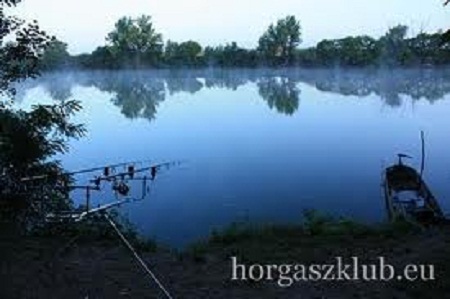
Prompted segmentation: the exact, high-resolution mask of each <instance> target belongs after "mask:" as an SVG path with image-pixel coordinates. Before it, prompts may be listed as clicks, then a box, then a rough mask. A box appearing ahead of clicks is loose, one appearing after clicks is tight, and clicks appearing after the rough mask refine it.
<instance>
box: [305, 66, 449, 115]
mask: <svg viewBox="0 0 450 299" xmlns="http://www.w3.org/2000/svg"><path fill="white" fill-rule="evenodd" d="M297 79H298V80H299V81H303V82H306V83H308V84H311V85H314V86H315V87H316V88H317V89H318V90H320V91H326V92H333V93H337V94H341V95H346V96H347V95H351V96H357V97H365V96H369V95H370V94H375V95H377V96H379V97H380V98H381V99H382V100H383V101H384V102H385V103H386V104H387V105H389V106H391V107H398V106H401V104H402V95H403V96H409V97H410V98H411V99H412V100H420V99H426V100H427V101H429V102H430V103H433V102H435V101H437V100H440V99H443V98H444V97H445V95H447V94H448V93H450V73H449V72H448V71H445V70H389V71H351V70H345V71H344V70H343V71H320V72H315V73H312V74H311V73H309V74H302V75H300V76H299V77H298V78H297Z"/></svg>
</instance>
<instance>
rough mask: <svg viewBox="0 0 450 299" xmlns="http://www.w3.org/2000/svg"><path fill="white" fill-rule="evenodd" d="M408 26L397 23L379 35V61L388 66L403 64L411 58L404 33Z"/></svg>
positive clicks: (406, 31)
mask: <svg viewBox="0 0 450 299" xmlns="http://www.w3.org/2000/svg"><path fill="white" fill-rule="evenodd" d="M407 33H408V26H405V25H397V26H395V27H392V28H390V29H389V30H388V32H387V33H386V34H385V35H384V36H383V37H381V39H380V41H379V43H380V48H381V57H380V58H381V63H383V64H387V65H389V66H395V65H403V64H405V63H406V62H407V61H408V59H410V58H411V53H410V52H409V49H408V45H407V42H406V34H407Z"/></svg>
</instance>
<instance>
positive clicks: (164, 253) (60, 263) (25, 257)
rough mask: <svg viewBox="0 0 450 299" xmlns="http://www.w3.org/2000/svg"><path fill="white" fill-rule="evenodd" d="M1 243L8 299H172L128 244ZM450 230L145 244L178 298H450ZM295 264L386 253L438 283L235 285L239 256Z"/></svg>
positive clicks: (294, 233) (291, 232)
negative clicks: (429, 268) (419, 267)
mask: <svg viewBox="0 0 450 299" xmlns="http://www.w3.org/2000/svg"><path fill="white" fill-rule="evenodd" d="M69 241H70V238H64V237H62V238H57V237H51V238H50V237H28V238H17V237H11V236H10V237H6V236H2V237H1V239H0V254H1V257H2V259H1V267H0V269H1V272H0V276H1V277H0V281H1V286H0V298H2V299H9V298H65V299H68V298H164V297H163V294H162V293H161V292H160V291H159V290H158V288H157V286H156V285H155V284H154V283H149V279H148V277H147V276H146V274H145V273H144V272H143V270H142V269H141V268H140V267H139V266H138V264H137V263H136V261H135V260H134V259H133V257H132V255H131V254H130V252H129V251H128V249H127V248H125V247H124V246H123V244H121V243H120V241H119V240H118V239H117V240H114V239H109V240H98V239H95V238H94V239H93V238H80V239H78V240H77V241H76V242H75V243H74V244H73V246H70V247H68V248H67V249H64V247H65V246H66V245H67V242H69ZM449 245H450V229H448V228H443V229H431V230H424V231H421V232H414V233H410V232H408V233H398V234H395V233H394V234H384V233H383V234H378V233H370V234H366V233H355V234H348V233H345V234H342V233H336V234H308V233H305V231H301V230H299V229H294V228H274V229H272V230H271V231H267V230H266V231H264V232H253V233H249V232H239V233H233V234H225V235H221V236H215V237H214V236H213V237H212V238H211V240H210V241H209V242H208V243H202V244H197V245H195V246H193V247H191V248H190V249H187V250H185V251H183V252H176V251H172V250H168V249H156V250H143V249H141V250H139V252H140V254H141V255H142V257H143V258H144V260H145V261H146V262H147V263H148V265H149V266H150V268H151V269H152V270H153V271H154V272H155V273H156V275H157V276H158V277H159V278H160V280H161V282H162V283H163V284H164V285H165V286H166V287H167V289H168V290H169V291H170V293H171V294H172V296H173V297H174V298H426V297H430V295H431V294H432V297H437V296H440V297H442V298H449V297H448V296H449V295H448V293H449V291H450V282H449V281H448V277H450V246H449ZM232 256H236V257H237V258H238V259H239V260H240V261H242V262H245V263H259V264H271V263H274V264H287V263H304V264H309V263H321V264H325V263H327V262H330V263H331V262H332V261H333V260H334V258H335V257H337V256H341V257H344V258H346V257H351V256H358V257H359V258H360V259H361V261H366V262H368V263H369V262H373V261H374V260H375V259H376V258H377V257H379V256H383V257H385V258H386V260H387V261H388V262H390V263H392V264H393V265H395V266H398V267H404V266H405V265H407V264H410V263H414V264H433V265H435V267H436V280H435V281H431V282H413V283H412V282H397V281H395V282H361V281H358V282H354V281H353V282H300V283H294V284H293V285H292V286H291V287H289V288H281V287H279V286H278V285H277V283H276V281H272V282H250V281H247V282H234V281H232V280H231V260H230V258H231V257H232Z"/></svg>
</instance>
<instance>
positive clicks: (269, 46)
mask: <svg viewBox="0 0 450 299" xmlns="http://www.w3.org/2000/svg"><path fill="white" fill-rule="evenodd" d="M300 43H301V27H300V22H299V21H297V19H296V18H295V16H287V17H286V18H284V19H281V20H278V22H277V23H276V25H274V24H272V25H270V26H269V28H268V29H267V31H266V32H265V33H264V34H263V35H262V36H261V38H260V39H259V46H258V50H259V51H260V52H261V54H262V55H263V57H264V58H265V59H266V60H267V62H268V63H270V64H275V65H277V64H281V63H283V64H286V65H287V64H290V63H292V62H293V58H294V50H295V49H296V48H297V46H298V45H299V44H300Z"/></svg>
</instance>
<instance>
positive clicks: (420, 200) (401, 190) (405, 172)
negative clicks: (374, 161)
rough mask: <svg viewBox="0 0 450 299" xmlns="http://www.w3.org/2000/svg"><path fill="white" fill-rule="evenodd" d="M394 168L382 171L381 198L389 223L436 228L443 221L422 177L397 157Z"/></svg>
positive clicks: (400, 155)
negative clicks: (382, 192) (408, 223)
mask: <svg viewBox="0 0 450 299" xmlns="http://www.w3.org/2000/svg"><path fill="white" fill-rule="evenodd" d="M398 158H399V160H398V164H396V165H393V166H391V167H388V168H387V169H386V171H385V181H384V189H385V198H386V209H387V212H388V216H389V219H391V220H394V219H399V218H400V219H405V220H409V221H414V222H417V223H420V224H425V225H430V224H438V223H441V222H442V221H444V220H445V217H444V213H443V212H442V210H441V207H440V206H439V204H438V202H437V200H436V198H435V197H434V196H433V194H432V192H431V191H430V189H429V188H428V186H427V184H426V183H425V181H424V180H423V179H422V176H421V175H420V174H419V173H418V172H417V171H416V169H414V168H413V167H410V166H407V165H405V164H404V163H403V161H402V159H404V158H410V157H409V156H408V155H405V154H399V155H398Z"/></svg>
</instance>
